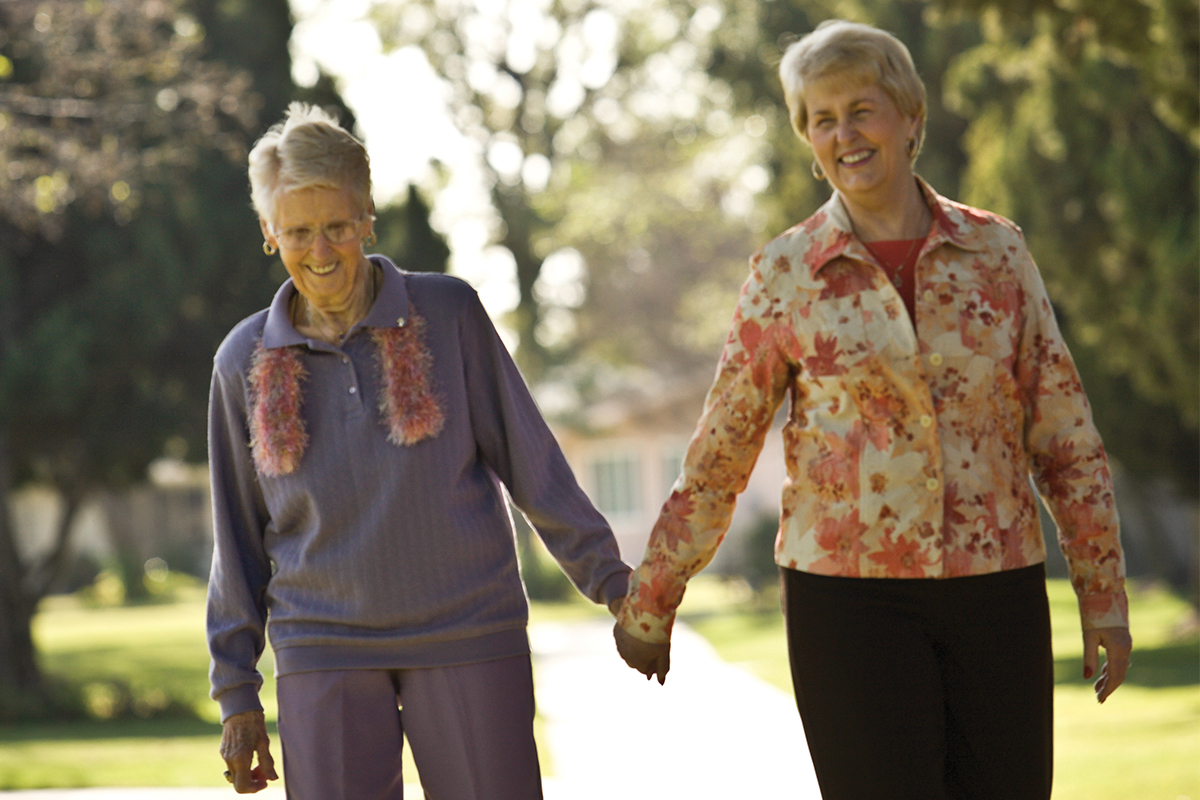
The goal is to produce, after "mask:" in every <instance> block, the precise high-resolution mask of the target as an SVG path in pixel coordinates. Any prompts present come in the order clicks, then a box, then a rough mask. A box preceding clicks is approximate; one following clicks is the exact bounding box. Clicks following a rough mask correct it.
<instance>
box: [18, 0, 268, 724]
mask: <svg viewBox="0 0 1200 800" xmlns="http://www.w3.org/2000/svg"><path fill="white" fill-rule="evenodd" d="M227 6H228V4H220V3H216V2H200V1H199V0H197V2H194V3H192V4H190V5H189V6H183V5H181V4H179V3H175V2H168V1H167V0H158V1H157V2H150V3H147V2H135V1H134V0H105V2H99V0H85V1H84V2H73V1H70V0H41V1H40V2H26V1H25V0H18V1H17V2H8V3H4V4H0V18H2V20H0V21H2V24H0V31H3V34H0V37H2V38H0V108H2V109H3V111H0V153H2V154H3V158H2V159H0V160H2V162H3V163H4V164H5V170H4V171H3V172H0V695H2V696H0V718H4V717H8V716H12V715H17V714H25V713H29V714H35V713H41V712H43V711H44V710H45V708H46V702H47V697H46V692H45V688H44V685H43V683H42V678H41V675H40V671H39V669H38V666H37V659H36V655H35V651H34V647H33V643H32V641H31V637H30V620H31V619H32V616H33V614H34V612H35V610H36V607H37V603H38V601H39V600H40V598H41V597H42V596H44V595H45V593H46V592H47V591H49V590H50V588H51V587H52V586H53V583H54V579H55V576H56V575H57V573H58V570H59V569H60V567H61V564H62V563H63V559H64V557H65V554H66V553H67V551H68V538H67V534H68V532H69V530H70V527H71V522H72V520H73V516H74V512H75V511H76V510H77V509H78V508H79V506H80V505H81V504H82V502H83V501H84V499H85V498H86V497H88V496H89V495H90V494H91V493H93V492H95V491H97V490H98V489H100V488H102V487H115V486H121V485H124V484H127V483H128V482H131V481H134V480H140V479H141V478H142V477H143V475H144V472H145V467H146V465H147V464H148V463H149V462H150V461H151V460H152V459H154V458H156V457H159V456H162V455H166V454H170V455H176V456H186V455H189V454H190V455H191V456H192V457H193V458H194V457H196V456H197V455H199V454H201V453H202V452H203V441H204V422H203V421H204V416H205V415H204V403H205V398H206V396H207V380H208V374H209V373H210V371H211V357H212V352H213V348H215V345H216V342H217V341H219V338H220V336H221V335H223V333H224V331H225V330H227V329H228V327H229V326H230V325H232V323H233V322H234V321H236V319H238V318H239V317H240V316H243V315H244V314H245V313H248V312H249V310H252V309H253V308H256V307H260V306H261V305H262V304H263V302H264V299H263V298H264V293H266V296H267V297H269V281H268V276H267V274H266V273H267V271H266V270H265V269H263V267H262V264H263V263H264V259H263V258H262V255H261V252H259V253H258V254H257V255H255V252H256V249H257V247H258V240H259V236H258V233H257V230H256V229H257V226H256V225H255V224H254V220H253V217H252V215H251V214H249V213H248V212H246V211H245V207H244V206H242V204H240V203H238V204H232V203H229V198H230V197H244V196H246V189H245V178H244V174H245V168H244V158H245V153H246V150H247V147H248V144H249V142H250V141H251V138H252V136H253V135H254V134H255V133H256V132H257V129H258V121H259V117H260V114H262V113H263V112H264V110H268V109H270V108H274V109H279V108H281V107H282V101H283V99H284V98H283V95H284V93H285V92H286V91H287V89H286V88H285V87H278V86H277V87H271V91H269V92H263V91H259V90H257V89H256V87H255V86H254V82H253V81H252V79H251V78H250V76H249V74H248V73H246V72H244V71H240V70H238V69H236V68H235V67H233V66H231V65H230V64H228V63H226V62H224V61H222V60H221V59H219V58H214V57H213V54H212V52H211V51H210V50H209V49H208V48H209V47H210V46H211V44H212V42H211V41H210V40H209V39H207V38H206V27H205V25H206V24H211V25H212V26H213V28H214V29H221V28H222V27H223V26H230V27H234V28H236V26H232V25H231V20H230V18H229V13H228V9H227ZM222 8H226V11H224V12H223V11H222V10H221V9H222ZM245 13H248V14H253V15H254V16H255V19H254V20H247V19H243V20H242V22H243V23H245V22H253V23H254V24H255V26H256V29H257V30H259V31H260V32H261V31H263V30H266V31H275V32H281V33H282V35H283V38H282V40H281V41H277V42H276V43H275V45H274V47H272V46H270V43H269V42H268V41H266V40H259V41H257V42H256V48H257V52H260V53H262V52H267V53H268V54H270V53H271V52H273V53H274V54H275V55H276V56H282V60H283V61H284V62H285V63H286V46H287V32H288V31H289V29H290V28H289V23H288V21H287V20H288V17H287V14H288V9H287V4H286V2H283V0H279V1H278V2H272V3H262V4H256V5H255V7H254V9H253V10H252V11H246V12H245ZM268 20H274V22H275V23H276V24H274V25H271V24H268V22H267V21H268ZM283 74H284V76H285V78H286V74H287V73H286V71H285V72H284V73H283ZM32 478H36V479H38V480H41V481H44V482H46V483H49V484H51V485H53V486H54V487H55V488H56V489H57V490H58V492H59V493H60V495H61V497H62V498H63V504H62V508H63V510H62V513H61V517H60V520H59V523H58V536H57V540H56V541H57V545H56V546H55V547H54V549H53V552H52V553H51V554H50V556H49V557H48V558H46V559H43V560H42V561H40V562H38V563H25V562H23V561H22V560H21V559H20V558H19V554H18V551H17V548H16V544H15V536H14V531H13V527H12V521H11V516H10V514H9V509H8V503H7V497H8V494H7V493H8V491H9V489H10V488H11V487H13V486H15V485H18V484H20V483H22V482H24V481H26V480H29V479H32Z"/></svg>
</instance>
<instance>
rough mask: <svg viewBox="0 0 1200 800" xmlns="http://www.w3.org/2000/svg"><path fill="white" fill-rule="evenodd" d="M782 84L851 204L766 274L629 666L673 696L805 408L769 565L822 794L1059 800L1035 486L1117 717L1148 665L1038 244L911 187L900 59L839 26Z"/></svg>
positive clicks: (753, 269)
mask: <svg viewBox="0 0 1200 800" xmlns="http://www.w3.org/2000/svg"><path fill="white" fill-rule="evenodd" d="M779 70H780V78H781V80H782V83H783V87H784V95H785V98H786V100H787V104H788V109H789V112H790V119H791V121H792V126H793V128H794V129H795V131H796V133H797V134H798V135H799V136H800V137H801V138H802V139H804V140H806V141H807V142H809V143H810V144H811V145H812V148H813V154H814V156H815V161H814V170H813V171H814V174H816V175H817V176H818V177H819V178H828V180H829V183H830V184H831V185H832V187H833V189H834V193H833V197H831V198H830V199H829V200H828V201H827V202H826V203H825V204H824V205H823V206H822V207H821V208H820V209H818V210H817V212H816V213H814V214H813V215H812V216H811V217H809V218H808V219H807V220H805V221H804V222H802V223H800V224H798V225H795V226H794V227H792V228H791V229H789V230H788V231H787V232H785V233H783V234H781V235H780V236H778V237H776V238H775V239H774V240H772V241H770V242H768V243H767V244H766V245H764V246H763V247H762V248H761V249H760V250H759V251H758V252H757V253H755V254H754V255H753V256H752V257H751V259H750V272H749V276H748V277H747V279H746V282H745V284H744V286H743V287H742V296H741V299H740V301H739V303H738V307H737V310H736V312H735V315H734V322H733V328H732V329H731V330H730V331H729V335H728V337H727V339H726V347H725V352H724V353H723V354H722V357H721V363H720V365H719V366H718V368H717V379H716V381H715V383H714V384H713V387H712V389H711V390H710V393H709V397H708V399H707V401H706V402H705V406H704V412H703V415H702V416H701V418H700V420H699V422H698V423H697V426H696V433H695V435H694V436H693V437H692V440H691V444H690V445H689V448H688V453H687V455H686V457H685V458H684V464H683V472H682V474H681V475H680V477H679V478H678V480H676V482H675V485H674V490H673V492H672V494H671V496H670V497H669V498H668V499H667V501H666V503H664V505H663V510H662V513H661V514H660V516H659V519H658V521H657V523H656V524H655V526H654V529H653V531H652V532H651V535H650V541H649V544H648V545H647V549H646V554H645V557H644V559H643V561H642V565H641V566H640V567H639V568H638V569H637V570H636V571H635V572H634V575H633V578H632V579H631V581H630V589H629V594H628V597H627V599H626V602H625V605H624V606H623V607H622V609H621V612H620V614H619V617H618V624H617V627H616V629H615V631H614V635H615V636H616V638H617V644H618V648H619V649H620V652H621V655H622V656H623V657H624V658H625V660H626V661H627V662H628V663H629V665H630V666H632V667H634V668H635V669H637V670H639V671H640V672H642V673H643V674H645V675H647V676H649V675H654V674H657V675H658V677H659V680H660V681H661V680H664V679H665V677H666V673H667V670H668V669H669V666H670V637H671V629H672V624H673V622H674V619H675V611H676V608H677V607H678V605H679V603H680V601H681V600H682V598H683V595H684V588H685V585H686V583H687V581H688V580H689V579H690V578H691V577H692V576H693V575H694V574H696V572H698V571H699V570H700V569H702V568H703V567H704V566H705V565H706V564H708V563H709V562H710V561H711V559H712V558H713V556H714V554H715V551H716V549H717V547H718V545H719V544H720V542H721V540H722V537H723V535H724V532H725V530H726V527H727V526H728V525H729V523H730V520H731V517H732V513H733V506H734V502H735V500H736V497H737V494H738V492H740V491H741V490H742V489H744V488H745V487H746V485H747V481H748V478H749V475H750V471H751V469H752V468H753V467H754V465H755V461H756V459H757V458H758V456H759V454H760V451H761V449H762V447H763V443H764V441H765V437H766V436H767V435H768V433H769V432H770V430H771V426H772V421H773V420H774V419H775V418H776V412H777V411H778V410H779V409H780V407H781V406H782V405H783V403H784V401H785V399H790V401H791V410H790V415H789V421H788V423H787V425H786V426H785V429H784V431H785V433H784V440H785V451H784V452H785V459H786V461H787V472H788V480H787V481H786V483H785V485H784V487H783V496H782V499H781V507H782V515H781V520H780V527H779V532H778V536H777V538H776V543H775V560H776V563H777V564H778V565H779V566H780V568H781V569H780V575H781V582H782V590H783V591H782V594H783V602H782V605H783V609H784V622H785V628H786V635H787V639H788V652H789V659H790V666H791V672H792V683H793V688H794V689H795V693H796V704H797V707H798V709H799V712H800V716H801V719H802V720H803V722H804V729H805V734H806V737H807V742H808V747H809V750H810V752H811V754H812V758H813V764H814V766H815V768H816V773H817V778H818V781H819V783H820V785H821V792H822V796H823V797H824V798H826V800H848V799H852V798H862V797H889V798H896V800H900V799H902V798H914V800H915V799H916V798H921V800H965V799H966V798H971V800H979V799H980V798H992V799H994V800H1046V798H1048V797H1049V796H1050V783H1051V765H1052V741H1053V737H1052V726H1051V710H1052V706H1053V702H1052V701H1053V698H1052V687H1053V677H1054V676H1053V669H1052V660H1051V650H1050V630H1049V611H1048V608H1047V600H1046V579H1045V570H1044V567H1043V564H1044V561H1045V557H1046V549H1045V548H1046V545H1045V541H1044V539H1043V535H1042V530H1041V527H1040V523H1039V513H1038V505H1037V498H1036V497H1035V492H1034V491H1033V488H1032V485H1031V480H1030V479H1031V478H1032V479H1033V480H1032V483H1033V484H1036V487H1037V491H1038V492H1039V493H1040V494H1041V496H1042V497H1043V498H1044V500H1045V501H1046V503H1047V505H1048V507H1049V508H1050V510H1051V513H1052V514H1053V515H1054V518H1055V521H1056V522H1057V523H1058V527H1059V544H1060V546H1061V548H1062V550H1063V552H1064V554H1065V555H1066V558H1067V561H1068V563H1069V566H1070V569H1071V573H1072V581H1073V585H1074V586H1075V587H1076V589H1077V592H1078V607H1079V613H1080V619H1081V621H1082V624H1083V629H1084V634H1083V638H1084V662H1083V673H1084V676H1085V677H1086V678H1089V679H1090V678H1093V677H1098V680H1097V681H1096V684H1095V687H1094V688H1095V692H1096V697H1097V699H1099V700H1100V701H1101V702H1104V700H1105V699H1107V698H1108V696H1109V695H1110V694H1111V693H1112V692H1113V691H1114V690H1115V689H1116V688H1117V687H1118V686H1119V685H1121V683H1122V682H1123V681H1124V679H1125V673H1126V669H1127V667H1128V664H1129V655H1130V649H1131V646H1132V645H1131V640H1130V636H1129V630H1128V625H1129V621H1128V613H1129V611H1128V602H1127V599H1126V596H1125V587H1124V568H1123V565H1122V552H1121V545H1120V540H1119V536H1118V524H1117V514H1116V505H1115V501H1114V497H1113V489H1112V480H1111V476H1110V475H1109V471H1108V467H1107V463H1106V460H1105V454H1104V448H1103V445H1102V444H1101V442H1100V437H1099V435H1098V433H1097V432H1096V429H1095V427H1094V425H1093V424H1092V421H1091V413H1090V411H1089V406H1088V402H1087V398H1086V397H1085V395H1084V392H1083V387H1082V386H1081V384H1080V381H1079V376H1078V374H1077V372H1076V370H1075V366H1074V364H1073V363H1072V361H1071V356H1070V353H1068V352H1067V348H1066V345H1065V344H1064V343H1063V340H1062V337H1061V335H1060V333H1059V331H1058V327H1057V323H1056V321H1055V318H1054V313H1053V310H1052V309H1051V307H1050V302H1049V300H1048V299H1047V297H1046V293H1045V288H1044V287H1043V285H1042V281H1041V276H1040V274H1039V273H1038V270H1037V267H1036V265H1035V264H1034V263H1033V259H1032V257H1031V256H1030V254H1029V251H1028V249H1027V248H1026V246H1025V242H1024V239H1023V237H1022V236H1021V233H1020V231H1019V229H1017V227H1016V226H1015V225H1014V224H1013V223H1011V222H1010V221H1008V220H1005V219H1002V218H1000V217H998V216H996V215H994V214H991V213H988V212H986V211H983V210H980V209H975V208H969V207H967V206H964V205H961V204H959V203H955V202H953V201H951V200H948V199H947V198H945V197H942V196H940V195H938V194H937V193H936V192H935V191H934V190H933V189H932V187H930V186H929V185H928V184H926V183H925V182H924V181H922V180H921V179H920V178H918V177H917V176H916V175H915V174H914V172H913V165H914V162H915V159H916V156H917V154H918V153H919V152H920V140H921V138H922V136H923V132H924V125H925V90H924V87H923V86H922V84H921V80H920V78H919V77H918V75H917V73H916V69H915V68H914V66H913V62H912V58H911V57H910V55H909V53H908V49H907V48H906V47H905V46H904V45H903V44H902V43H901V42H900V41H899V40H898V39H896V38H895V37H894V36H892V35H891V34H888V33H886V32H884V31H881V30H879V29H877V28H873V27H871V26H868V25H860V24H854V23H849V22H844V21H830V22H826V23H822V24H821V25H820V26H819V27H818V28H817V30H815V31H813V32H812V33H811V34H809V35H807V36H805V37H803V38H802V39H800V40H799V41H798V42H796V43H794V44H793V45H791V46H790V47H789V49H788V52H787V53H786V55H785V56H784V58H783V60H782V63H781V64H780V66H779ZM1100 647H1104V649H1105V651H1106V655H1107V662H1106V664H1105V666H1104V668H1103V669H1101V668H1100V665H1099V649H1100Z"/></svg>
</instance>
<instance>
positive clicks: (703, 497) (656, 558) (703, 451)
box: [618, 256, 797, 642]
mask: <svg viewBox="0 0 1200 800" xmlns="http://www.w3.org/2000/svg"><path fill="white" fill-rule="evenodd" d="M759 262H760V257H758V256H756V257H755V259H754V260H753V261H752V265H753V266H752V269H751V274H750V277H749V279H748V280H747V281H746V283H745V285H744V286H743V287H742V292H741V297H740V299H739V301H738V307H737V311H736V313H735V314H734V319H733V323H732V326H731V329H730V331H729V336H728V339H727V340H726V343H725V349H724V352H723V353H722V355H721V360H720V363H719V365H718V367H717V376H716V380H715V381H714V383H713V385H712V388H711V389H709V392H708V397H707V399H706V400H705V402H704V410H703V412H702V413H701V416H700V420H699V422H698V423H697V424H696V429H695V432H694V433H693V434H692V440H691V443H690V444H689V445H688V451H687V455H686V456H685V458H684V463H683V471H682V474H681V475H680V476H679V479H678V480H676V482H675V486H674V487H673V490H672V492H671V495H670V497H669V498H668V499H667V501H666V503H665V504H664V505H663V508H662V511H661V512H660V514H659V517H658V521H657V522H656V523H655V525H654V528H653V530H652V531H651V533H650V540H649V542H648V543H647V545H646V554H645V557H644V558H643V560H642V564H641V566H639V567H638V568H637V569H636V570H635V571H634V574H633V578H632V579H631V581H630V591H629V600H628V602H626V603H625V605H624V606H623V608H622V610H621V614H620V617H619V619H618V621H619V624H620V625H621V627H622V628H624V629H625V630H626V632H628V633H629V634H630V635H632V636H635V637H637V638H639V639H642V640H643V641H647V642H666V641H669V640H670V636H671V628H672V626H673V625H674V621H675V609H676V608H678V606H679V604H680V603H681V602H682V601H683V593H684V589H685V588H686V585H687V582H688V580H690V579H691V578H692V576H694V575H695V574H696V573H698V572H699V571H700V570H702V569H704V567H705V566H707V565H708V563H709V562H710V561H712V558H713V556H714V555H715V554H716V551H717V548H718V547H719V546H720V544H721V542H722V540H723V539H724V537H725V533H726V531H727V530H728V528H729V523H730V521H731V519H732V517H733V511H734V507H735V505H736V503H737V496H738V495H739V494H740V493H741V492H742V491H743V490H745V488H746V484H747V483H748V481H749V479H750V473H751V472H752V471H753V469H754V465H755V463H756V462H757V460H758V456H759V454H760V453H761V452H762V447H763V442H764V441H765V439H766V436H767V433H768V431H769V430H770V428H771V423H772V422H773V421H774V419H775V413H776V411H778V409H779V406H780V405H781V404H782V402H783V398H784V396H785V395H786V392H787V386H788V383H789V379H790V375H791V369H792V366H791V365H792V363H793V362H794V360H795V352H796V348H797V344H796V339H795V334H794V331H793V330H792V328H791V326H790V324H789V321H788V319H787V318H786V315H784V314H782V313H781V312H779V311H777V306H776V304H775V303H772V302H770V297H769V293H768V291H767V288H766V286H765V284H764V281H763V278H762V275H761V274H760V272H759V270H758V264H759Z"/></svg>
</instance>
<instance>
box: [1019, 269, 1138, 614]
mask: <svg viewBox="0 0 1200 800" xmlns="http://www.w3.org/2000/svg"><path fill="white" fill-rule="evenodd" d="M1016 267H1017V269H1018V271H1019V274H1020V278H1021V280H1022V288H1023V290H1024V295H1025V308H1024V327H1023V330H1022V332H1021V341H1020V345H1019V350H1018V355H1017V365H1016V369H1017V380H1018V383H1019V385H1020V389H1021V395H1022V403H1023V404H1024V406H1025V446H1026V449H1027V452H1028V453H1029V457H1030V466H1031V470H1032V474H1033V479H1034V483H1035V484H1036V486H1037V488H1038V492H1039V493H1040V494H1041V496H1042V499H1043V501H1044V502H1045V504H1046V508H1047V509H1048V510H1049V512H1050V514H1051V516H1053V518H1054V521H1055V524H1056V526H1057V528H1058V542H1059V546H1060V547H1061V548H1062V552H1063V555H1064V556H1065V557H1066V560H1067V565H1068V567H1069V569H1070V574H1071V583H1072V586H1073V587H1074V589H1075V593H1076V595H1077V596H1078V599H1079V609H1080V615H1081V618H1082V622H1083V627H1084V629H1090V628H1102V627H1110V626H1116V627H1128V626H1129V604H1128V600H1127V598H1126V595H1125V564H1124V558H1123V555H1122V551H1121V542H1120V532H1119V523H1118V517H1117V505H1116V499H1115V497H1114V494H1113V486H1112V476H1111V474H1110V472H1109V468H1108V460H1107V457H1106V455H1105V452H1104V445H1103V444H1102V443H1101V441H1100V434H1099V433H1098V432H1097V430H1096V426H1095V424H1094V423H1093V421H1092V412H1091V407H1090V405H1089V404H1088V400H1087V396H1086V394H1085V393H1084V390H1083V384H1082V382H1081V381H1080V379H1079V373H1078V372H1077V371H1076V369H1075V364H1074V362H1073V361H1072V359H1071V354H1070V352H1069V351H1068V350H1067V346H1066V344H1065V343H1064V341H1063V338H1062V334H1061V333H1060V332H1059V328H1058V323H1057V321H1056V320H1055V317H1054V311H1053V309H1052V308H1051V306H1050V300H1049V299H1048V297H1047V295H1046V289H1045V286H1044V285H1043V283H1042V278H1041V275H1040V274H1039V273H1038V269H1037V267H1036V265H1035V264H1034V263H1033V259H1032V257H1031V256H1029V254H1028V251H1027V250H1025V248H1024V247H1023V246H1022V247H1021V248H1020V250H1019V251H1018V254H1017V263H1016Z"/></svg>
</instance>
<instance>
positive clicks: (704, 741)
mask: <svg viewBox="0 0 1200 800" xmlns="http://www.w3.org/2000/svg"><path fill="white" fill-rule="evenodd" d="M530 638H531V640H532V644H533V653H534V676H535V681H536V684H537V702H538V710H539V711H540V713H541V716H542V718H543V720H544V721H545V725H546V736H547V738H548V739H549V747H548V750H549V752H544V753H543V754H542V757H543V758H544V759H545V760H546V761H547V762H548V766H549V767H550V771H552V772H553V777H550V778H547V779H546V783H545V796H546V800H611V798H614V797H624V798H629V800H642V799H643V798H645V799H646V800H730V799H731V798H755V797H779V798H789V799H790V800H820V797H821V795H820V792H819V791H818V789H817V783H816V777H815V776H814V775H813V771H812V762H811V761H810V759H809V756H808V748H807V747H806V746H805V742H804V731H803V728H802V726H801V725H800V719H799V716H798V715H797V714H796V706H795V703H794V701H793V699H792V697H791V695H789V694H787V693H785V692H782V691H780V690H779V689H776V688H775V687H774V686H771V685H770V684H767V683H766V682H764V681H762V680H760V679H759V678H757V677H755V676H753V675H751V674H750V673H749V672H747V671H745V670H743V669H740V668H738V667H735V666H733V665H731V664H728V663H726V662H724V661H722V660H721V659H720V658H719V657H718V656H717V654H716V652H715V651H714V650H713V649H712V647H711V646H710V645H709V644H708V642H706V641H705V640H704V639H703V638H701V637H700V636H699V635H697V634H696V633H695V632H693V631H692V630H691V629H690V628H688V627H686V626H684V625H682V624H681V625H677V626H676V629H675V634H674V644H673V646H672V652H671V672H670V674H669V675H668V676H667V683H666V686H659V685H658V682H657V681H649V682H648V681H647V680H646V679H645V678H644V677H643V676H641V675H639V674H638V673H636V672H634V671H633V670H631V669H629V668H628V667H626V666H625V665H624V663H622V662H621V660H620V658H619V657H618V656H617V654H616V648H615V647H614V645H613V643H612V623H611V622H606V621H604V620H603V619H598V620H596V621H594V622H571V623H563V624H541V625H537V626H534V627H533V628H531V630H530ZM237 796H238V795H235V794H234V793H233V792H231V791H230V790H229V789H226V788H219V789H122V788H115V789H78V790H68V791H62V790H40V791H14V792H0V798H3V800H230V799H231V798H233V797H237ZM255 797H257V798H261V800H283V797H284V793H283V790H282V789H280V788H277V787H272V788H271V789H268V790H266V791H264V792H260V793H259V794H257V795H255ZM405 798H406V800H421V798H422V793H421V790H420V788H419V787H417V786H411V787H407V789H406V792H405Z"/></svg>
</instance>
